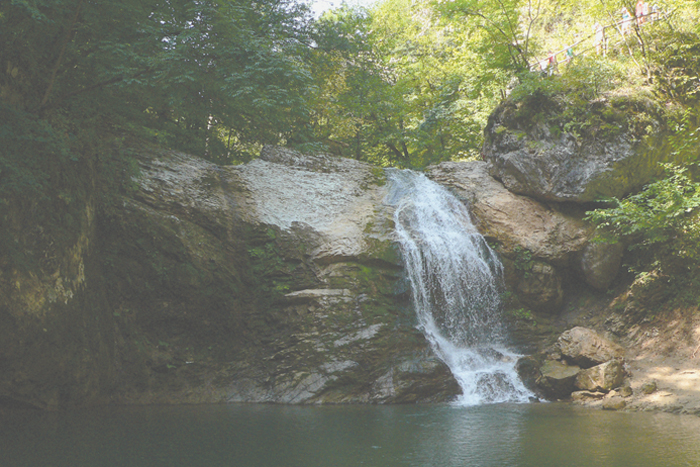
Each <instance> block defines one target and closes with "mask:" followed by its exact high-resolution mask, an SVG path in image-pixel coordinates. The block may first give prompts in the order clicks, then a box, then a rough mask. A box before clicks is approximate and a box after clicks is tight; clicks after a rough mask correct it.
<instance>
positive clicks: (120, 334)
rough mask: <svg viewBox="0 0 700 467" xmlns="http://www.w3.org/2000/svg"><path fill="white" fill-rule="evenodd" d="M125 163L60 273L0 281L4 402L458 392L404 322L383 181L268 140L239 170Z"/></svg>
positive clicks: (317, 398)
mask: <svg viewBox="0 0 700 467" xmlns="http://www.w3.org/2000/svg"><path fill="white" fill-rule="evenodd" d="M138 160H139V165H140V174H139V176H138V177H136V178H135V179H134V190H132V192H131V193H129V194H128V195H126V196H124V197H123V198H122V199H121V201H120V202H119V203H118V204H117V207H116V208H113V209H111V210H110V211H109V215H106V216H103V217H102V218H101V220H100V222H99V225H98V224H97V223H96V222H95V220H94V218H93V217H90V216H89V215H88V214H89V213H90V212H93V211H89V210H88V211H86V212H88V214H86V216H85V222H84V227H83V229H82V234H81V235H79V239H78V241H77V242H76V246H75V247H74V248H73V249H71V250H70V251H69V252H68V253H69V254H67V255H66V258H65V261H63V262H62V263H61V266H60V267H59V268H57V270H55V271H49V273H47V274H45V275H44V276H42V277H36V276H32V275H31V274H28V275H27V276H26V277H25V278H24V279H22V277H24V276H21V275H20V274H19V273H15V275H14V276H13V277H14V279H13V280H14V282H10V281H9V280H8V279H7V277H6V276H5V277H3V279H5V281H4V282H3V286H4V289H3V290H5V291H6V292H7V293H6V294H5V295H4V296H3V297H4V298H3V309H2V310H0V317H1V319H2V322H3V323H4V324H6V325H5V326H4V327H3V330H2V332H3V333H4V334H3V342H2V345H3V350H4V352H3V359H2V364H3V365H2V369H3V371H2V372H1V374H0V397H2V398H5V399H9V400H12V401H19V402H22V403H27V404H30V405H34V406H38V407H47V408H56V407H60V406H65V405H67V404H85V403H95V402H108V401H112V402H118V403H199V402H240V401H246V402H279V403H348V402H365V403H367V402H369V403H384V402H419V401H444V400H449V399H451V398H452V397H454V396H455V395H456V394H458V393H459V388H458V385H457V383H456V382H455V381H454V379H453V378H452V376H451V375H450V373H449V370H448V369H447V367H446V366H445V365H444V364H443V363H442V362H441V361H439V360H438V359H437V358H436V357H435V356H434V355H433V354H432V352H431V351H430V349H429V346H428V344H427V342H426V341H425V339H424V338H423V336H422V334H421V333H420V332H419V331H418V330H417V329H416V328H415V318H414V316H413V315H412V312H411V311H410V307H409V303H408V300H409V295H408V293H407V290H406V285H405V283H404V282H403V273H402V266H401V263H400V259H399V257H398V254H397V250H396V247H395V245H394V243H393V241H392V238H391V235H392V232H393V229H392V225H391V222H392V221H391V212H390V208H389V207H388V206H386V205H384V204H383V203H382V200H383V199H384V196H385V195H386V191H387V190H386V186H385V178H384V172H383V170H381V169H377V168H374V167H372V166H370V165H368V164H364V163H360V162H357V161H353V160H348V159H337V158H331V157H325V156H317V157H312V156H301V155H300V154H297V153H294V152H291V151H286V150H282V149H279V148H272V147H269V148H265V150H264V151H263V153H262V155H261V158H260V159H257V160H255V161H253V162H251V163H249V164H246V165H242V166H230V167H219V166H216V165H213V164H210V163H207V162H205V161H203V160H201V159H198V158H195V157H191V156H186V155H184V154H179V153H173V152H164V151H157V152H153V153H150V152H146V151H144V153H142V154H141V155H140V156H139V159H138ZM32 284H34V285H32ZM42 284H44V285H42Z"/></svg>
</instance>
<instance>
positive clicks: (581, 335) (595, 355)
mask: <svg viewBox="0 0 700 467" xmlns="http://www.w3.org/2000/svg"><path fill="white" fill-rule="evenodd" d="M556 346H557V348H558V349H559V351H560V352H561V354H562V356H563V357H564V358H566V359H567V360H570V361H572V362H574V363H576V364H577V365H580V366H581V367H582V368H590V367H592V366H595V365H600V364H601V363H605V362H607V361H609V360H612V359H619V358H623V357H624V349H623V348H622V347H620V346H619V345H617V344H615V343H614V342H612V341H611V340H609V339H606V338H604V337H602V336H600V335H599V334H598V333H596V332H595V331H593V330H592V329H588V328H584V327H581V326H577V327H575V328H573V329H569V330H568V331H565V332H563V333H562V334H561V336H559V339H558V340H557V343H556Z"/></svg>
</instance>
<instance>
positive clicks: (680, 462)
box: [0, 404, 700, 467]
mask: <svg viewBox="0 0 700 467" xmlns="http://www.w3.org/2000/svg"><path fill="white" fill-rule="evenodd" d="M0 417H1V418H2V423H0V466H3V467H4V466H8V467H10V466H12V467H22V466H32V467H35V466H42V467H43V466H45V467H64V466H65V467H68V466H70V467H83V466H84V467H107V466H110V467H111V466H130V467H138V466H149V467H150V466H169V467H177V466H188V467H189V466H206V467H216V466H227V467H257V466H260V467H268V466H269V467H272V466H275V467H276V466H285V467H286V466H289V467H296V466H299V467H302V466H303V467H314V466H318V467H342V466H377V467H379V466H381V467H387V466H419V467H425V466H440V467H449V466H455V467H456V466H459V467H490V466H493V467H504V466H511V467H549V466H551V467H578V466H581V467H583V466H586V467H588V466H614V467H626V466H630V467H632V466H634V467H652V466H654V467H657V466H674V467H676V466H698V465H700V418H696V417H689V416H675V415H667V414H647V413H613V412H603V411H599V410H584V409H580V408H577V407H571V406H568V405H561V404H519V405H518V404H502V405H486V406H477V407H456V406H451V405H423V406H340V407H294V406H269V405H226V406H223V405H222V406H185V407H120V408H114V407H112V408H99V409H91V410H81V411H76V412H67V413H43V412H35V411H26V410H9V409H3V410H0Z"/></svg>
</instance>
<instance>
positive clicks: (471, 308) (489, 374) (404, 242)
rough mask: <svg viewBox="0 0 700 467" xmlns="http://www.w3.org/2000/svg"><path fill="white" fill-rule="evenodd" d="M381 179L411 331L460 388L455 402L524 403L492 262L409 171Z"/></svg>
mask: <svg viewBox="0 0 700 467" xmlns="http://www.w3.org/2000/svg"><path fill="white" fill-rule="evenodd" d="M387 172H388V178H389V182H390V184H391V185H390V190H389V195H388V196H387V199H386V202H387V203H388V204H390V205H393V206H395V207H396V210H395V213H394V222H395V224H396V233H397V235H398V239H399V244H400V247H401V252H402V255H403V258H404V263H405V267H406V271H407V274H408V278H409V281H410V283H411V289H412V293H413V304H414V307H415V310H416V314H417V316H418V322H419V327H420V328H421V330H422V331H423V333H424V334H425V336H426V338H427V339H428V341H429V342H430V344H431V346H432V348H433V350H434V351H435V353H436V354H437V355H438V357H440V358H441V359H442V360H443V361H444V362H445V363H446V364H447V365H448V366H449V368H450V370H451V371H452V374H453V375H454V377H455V378H456V379H457V382H458V383H459V385H460V386H461V388H462V392H463V394H462V396H461V397H460V399H459V400H458V403H461V404H464V405H475V404H482V403H493V402H508V401H510V402H526V401H527V400H528V397H529V396H531V395H532V394H531V393H530V392H529V391H528V390H527V389H526V388H525V387H524V386H523V384H522V382H521V381H520V379H519V378H518V375H517V373H516V371H515V361H516V358H517V357H518V355H517V354H515V353H513V352H511V351H509V350H508V349H507V348H506V347H505V337H506V336H505V328H504V325H503V323H502V320H501V313H502V307H501V302H500V296H501V292H502V268H503V267H502V265H501V263H500V261H499V260H498V257H497V256H496V254H495V253H494V252H493V250H491V248H490V247H489V246H488V244H487V243H486V241H485V240H484V237H482V236H481V234H479V232H477V230H476V228H475V227H474V225H473V224H472V222H471V219H470V217H469V213H468V211H467V210H466V208H465V207H464V205H463V204H462V203H461V202H460V201H459V200H458V199H457V198H455V197H454V196H452V195H451V194H450V193H449V192H448V191H447V190H445V189H444V188H443V187H441V186H440V185H438V184H437V183H435V182H432V181H431V180H428V178H426V177H425V176H424V175H422V174H419V173H416V172H412V171H410V170H397V169H390V170H388V171H387Z"/></svg>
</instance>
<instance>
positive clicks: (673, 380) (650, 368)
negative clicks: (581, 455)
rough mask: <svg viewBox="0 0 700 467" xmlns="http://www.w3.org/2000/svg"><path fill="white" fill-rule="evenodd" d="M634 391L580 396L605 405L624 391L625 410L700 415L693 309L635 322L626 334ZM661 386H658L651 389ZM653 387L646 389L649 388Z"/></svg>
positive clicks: (699, 358)
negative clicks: (597, 397) (602, 396)
mask: <svg viewBox="0 0 700 467" xmlns="http://www.w3.org/2000/svg"><path fill="white" fill-rule="evenodd" d="M620 343H621V344H622V345H623V346H624V347H625V349H626V356H625V361H626V368H627V371H628V372H629V374H630V378H629V383H630V386H631V388H632V395H630V396H628V397H622V395H621V394H618V392H617V391H612V392H611V393H609V394H608V395H606V396H605V397H604V398H603V399H600V400H595V401H585V402H576V403H577V404H581V405H585V406H589V407H603V405H604V404H606V401H609V400H610V399H612V398H613V397H622V400H624V401H625V406H624V408H622V409H621V410H625V411H639V412H668V413H675V414H689V415H697V416H700V346H699V345H698V344H699V343H700V317H699V316H697V314H695V313H692V310H674V311H673V312H672V314H671V316H668V317H666V318H664V319H663V320H661V319H660V320H658V322H657V321H653V322H650V323H646V324H643V325H635V326H632V327H631V328H630V329H629V331H628V332H627V333H626V336H625V337H624V338H622V339H620ZM654 385H655V386H656V389H655V390H653V391H651V390H652V388H653V387H654ZM645 389H646V390H647V392H649V393H645V391H644V390H645Z"/></svg>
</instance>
